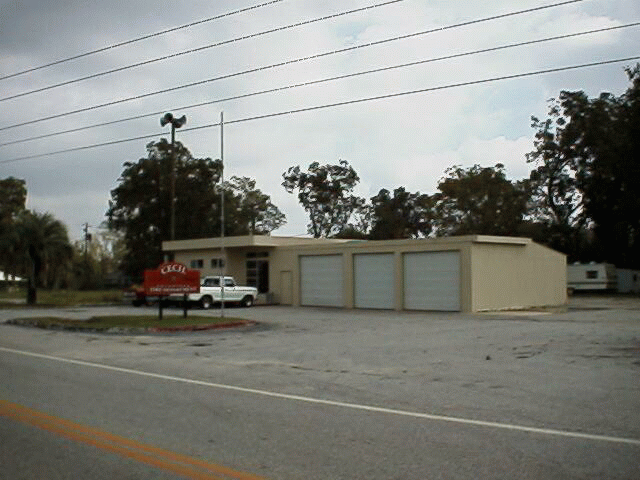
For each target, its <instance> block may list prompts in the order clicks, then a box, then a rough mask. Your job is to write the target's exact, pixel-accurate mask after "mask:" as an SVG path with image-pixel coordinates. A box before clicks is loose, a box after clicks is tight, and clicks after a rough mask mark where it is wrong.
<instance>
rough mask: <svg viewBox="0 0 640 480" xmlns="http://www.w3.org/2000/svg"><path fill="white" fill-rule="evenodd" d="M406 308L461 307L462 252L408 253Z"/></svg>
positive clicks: (441, 309) (446, 308)
mask: <svg viewBox="0 0 640 480" xmlns="http://www.w3.org/2000/svg"><path fill="white" fill-rule="evenodd" d="M404 308H406V309H407V310H439V311H459V310H460V253H459V252H457V251H452V252H416V253H407V254H405V255H404Z"/></svg>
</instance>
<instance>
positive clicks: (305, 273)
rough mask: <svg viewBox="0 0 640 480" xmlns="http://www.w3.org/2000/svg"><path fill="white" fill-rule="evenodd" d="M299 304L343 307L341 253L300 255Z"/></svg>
mask: <svg viewBox="0 0 640 480" xmlns="http://www.w3.org/2000/svg"><path fill="white" fill-rule="evenodd" d="M300 304H301V305H308V306H322V307H344V289H343V280H342V255H317V256H316V255H314V256H311V255H308V256H302V257H300Z"/></svg>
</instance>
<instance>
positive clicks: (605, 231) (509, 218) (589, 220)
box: [282, 66, 640, 268]
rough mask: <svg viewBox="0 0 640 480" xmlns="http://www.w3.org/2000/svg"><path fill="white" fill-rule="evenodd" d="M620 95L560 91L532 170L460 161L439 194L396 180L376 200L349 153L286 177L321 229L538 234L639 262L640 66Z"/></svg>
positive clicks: (384, 234) (591, 257)
mask: <svg viewBox="0 0 640 480" xmlns="http://www.w3.org/2000/svg"><path fill="white" fill-rule="evenodd" d="M626 72H627V75H628V78H629V82H630V85H629V87H628V88H627V90H626V91H625V92H624V93H623V94H622V95H620V96H619V97H616V96H615V95H612V94H610V93H602V94H601V95H600V96H598V97H597V98H589V97H588V96H587V95H586V94H585V93H584V92H582V91H578V92H568V91H563V92H561V93H560V95H559V97H558V98H557V99H552V100H551V101H550V104H549V111H548V117H547V118H546V119H544V120H540V119H538V118H535V117H532V127H533V128H534V129H535V131H536V133H535V137H534V150H533V151H532V152H530V153H529V154H528V155H527V162H529V163H530V164H531V165H532V167H533V168H532V170H531V172H530V175H529V177H528V178H526V179H523V180H517V181H512V180H509V179H508V178H507V177H506V174H505V170H504V165H502V164H496V165H495V166H492V167H491V166H489V167H487V166H481V165H479V164H476V165H473V166H472V167H469V168H462V167H460V166H453V167H450V168H448V169H447V170H446V171H445V174H444V177H443V178H442V179H440V181H439V183H438V187H437V189H438V191H437V192H436V193H434V194H432V195H428V194H424V193H420V192H408V191H406V189H405V188H404V187H398V188H395V189H394V190H393V192H391V191H389V190H387V189H382V190H380V191H379V192H378V194H377V195H375V196H374V197H371V198H370V199H369V201H367V200H366V199H364V198H359V197H357V196H355V195H354V194H353V191H354V189H355V187H356V186H357V184H358V182H359V177H358V174H357V173H356V171H355V170H354V169H353V167H351V166H350V165H349V164H348V162H346V161H343V160H342V161H340V162H339V163H338V164H337V165H320V164H319V163H317V162H314V163H312V164H311V165H309V167H308V169H307V170H306V171H303V170H302V169H301V168H300V166H294V167H291V168H289V169H288V170H287V171H286V172H284V174H283V183H282V185H283V186H284V188H285V189H286V190H287V192H289V193H297V195H298V200H299V201H300V204H301V205H302V206H303V208H304V209H305V210H306V211H307V213H308V215H309V224H308V228H307V229H308V233H309V234H311V235H313V236H314V237H336V238H363V239H371V240H385V239H397V238H422V237H429V236H450V235H464V234H483V235H511V236H526V237H530V238H533V239H534V240H535V241H537V242H539V243H543V244H546V245H548V246H550V247H551V248H554V249H556V250H558V251H561V252H563V253H565V254H567V256H568V259H569V261H570V262H573V261H606V262H611V263H614V264H616V265H618V266H621V267H632V268H640V248H639V247H640V195H639V193H640V188H639V185H640V66H636V67H635V68H628V69H627V70H626Z"/></svg>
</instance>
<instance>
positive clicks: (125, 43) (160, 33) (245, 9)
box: [0, 0, 283, 80]
mask: <svg viewBox="0 0 640 480" xmlns="http://www.w3.org/2000/svg"><path fill="white" fill-rule="evenodd" d="M282 1H283V0H271V1H269V2H265V3H260V4H258V5H253V6H250V7H245V8H240V9H238V10H233V11H231V12H227V13H222V14H220V15H216V16H213V17H209V18H204V19H201V20H197V21H195V22H191V23H186V24H184V25H180V26H177V27H172V28H168V29H166V30H161V31H159V32H155V33H150V34H147V35H143V36H141V37H136V38H132V39H131V40H125V41H123V42H119V43H114V44H113V45H107V46H106V47H101V48H98V49H96V50H91V51H89V52H85V53H80V54H78V55H73V56H71V57H67V58H62V59H60V60H56V61H53V62H51V63H46V64H44V65H39V66H37V67H31V68H28V69H26V70H22V71H20V72H15V73H10V74H9V75H4V76H2V77H0V80H6V79H7V78H13V77H18V76H20V75H25V74H27V73H31V72H35V71H36V70H42V69H44V68H48V67H53V66H54V65H60V64H61V63H66V62H70V61H71V60H77V59H79V58H83V57H88V56H90V55H95V54H96V53H101V52H106V51H107V50H113V49H115V48H118V47H123V46H125V45H131V44H132V43H136V42H140V41H142V40H148V39H150V38H154V37H159V36H161V35H166V34H167V33H172V32H176V31H178V30H183V29H185V28H191V27H194V26H196V25H201V24H203V23H207V22H212V21H214V20H220V19H221V18H225V17H230V16H232V15H237V14H239V13H244V12H248V11H250V10H255V9H257V8H261V7H266V6H268V5H272V4H274V3H279V2H282Z"/></svg>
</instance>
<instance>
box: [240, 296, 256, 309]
mask: <svg viewBox="0 0 640 480" xmlns="http://www.w3.org/2000/svg"><path fill="white" fill-rule="evenodd" d="M240 303H241V304H242V306H243V307H247V308H248V307H250V306H252V305H253V297H252V296H251V295H247V296H246V297H244V298H243V299H242V302H240Z"/></svg>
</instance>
